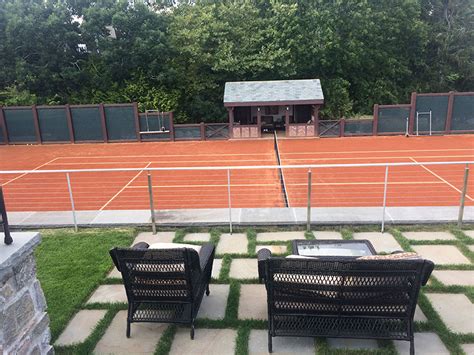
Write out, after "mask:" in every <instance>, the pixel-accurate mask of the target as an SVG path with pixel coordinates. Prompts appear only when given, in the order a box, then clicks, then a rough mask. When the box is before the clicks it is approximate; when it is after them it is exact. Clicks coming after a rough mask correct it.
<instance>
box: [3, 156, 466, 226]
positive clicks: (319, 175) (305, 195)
mask: <svg viewBox="0 0 474 355" xmlns="http://www.w3.org/2000/svg"><path fill="white" fill-rule="evenodd" d="M473 163H474V161H467V160H464V161H455V162H446V161H427V162H421V161H413V162H393V163H367V164H299V165H281V164H278V165H250V166H249V165H245V166H177V167H162V166H156V164H159V163H151V162H150V163H147V164H144V163H143V164H142V167H130V168H93V169H76V168H70V169H58V170H50V169H44V170H40V169H37V170H9V171H0V185H2V186H3V189H4V194H5V198H6V201H7V208H8V209H9V211H34V212H36V211H70V212H71V213H72V216H73V224H74V227H75V228H76V229H77V228H78V225H79V224H80V223H78V218H77V212H78V211H103V210H149V211H150V221H151V225H152V229H153V232H156V224H157V221H156V212H157V211H161V210H182V209H189V210H192V209H222V208H225V209H228V224H229V229H230V230H231V231H232V228H233V223H235V220H234V221H233V220H232V219H233V217H232V216H233V214H232V210H233V209H234V210H235V209H255V208H259V209H272V208H278V209H283V210H284V209H287V210H291V212H290V213H291V214H293V215H294V216H295V220H296V219H297V218H296V213H298V214H299V215H301V214H305V217H306V218H304V221H305V223H306V227H307V229H308V230H309V229H310V228H311V225H314V224H316V223H318V221H319V220H320V218H321V217H320V216H318V213H319V211H320V210H319V208H333V207H337V208H353V207H354V208H359V209H360V211H363V210H364V209H366V208H368V207H377V208H380V211H377V212H376V213H380V216H379V217H377V218H376V219H377V220H378V221H379V222H380V225H381V230H382V231H384V229H385V224H386V220H387V214H388V211H387V208H391V207H406V208H412V207H432V206H441V207H442V206H448V207H456V208H458V218H457V221H458V224H459V225H460V224H461V223H462V222H463V218H464V207H465V205H466V204H467V205H469V206H471V205H474V198H473V197H474V185H473V184H472V183H471V184H469V166H470V165H471V164H473ZM81 164H82V163H81ZM282 185H283V186H282ZM288 206H290V207H288ZM296 210H298V211H297V212H295V211H296ZM348 211H349V210H348ZM352 211H354V210H352ZM351 213H352V212H351ZM374 213H375V212H374ZM302 220H303V219H302V218H299V223H301V221H302ZM348 222H349V223H350V219H349V220H348Z"/></svg>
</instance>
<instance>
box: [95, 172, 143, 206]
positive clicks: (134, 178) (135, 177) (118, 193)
mask: <svg viewBox="0 0 474 355" xmlns="http://www.w3.org/2000/svg"><path fill="white" fill-rule="evenodd" d="M150 165H151V163H148V164H147V166H145V167H144V168H143V170H144V169H146V168H148V167H149V166H150ZM143 170H141V171H140V172H138V174H137V175H135V176H134V177H133V178H132V179H131V180H130V181H129V182H128V183H127V184H126V185H125V186H124V187H122V188H121V189H120V191H119V192H117V193H116V194H115V195H114V196H113V197H112V198H111V199H110V200H108V201H107V203H106V204H105V205H103V206H102V207H101V208H100V209H99V211H102V210H103V209H104V208H105V207H107V205H108V204H109V203H111V202H112V201H113V200H114V199H115V198H116V197H117V196H118V195H120V193H122V191H123V190H125V189H126V188H127V187H128V186H129V185H130V184H131V183H132V182H134V181H135V180H136V179H137V178H138V177H139V176H140V174H141V173H143Z"/></svg>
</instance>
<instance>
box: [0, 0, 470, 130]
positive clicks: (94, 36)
mask: <svg viewBox="0 0 474 355" xmlns="http://www.w3.org/2000/svg"><path fill="white" fill-rule="evenodd" d="M473 7H474V5H473V2H472V0H390V1H388V0H383V1H380V0H308V1H306V0H305V1H303V0H298V1H294V0H279V1H273V0H243V1H234V0H220V1H218V0H200V1H199V0H185V1H184V0H181V1H177V0H154V1H152V0H149V1H139V0H135V1H133V2H129V1H126V0H64V1H57V0H0V65H1V66H2V70H1V71H0V104H4V105H13V104H31V103H47V104H48V103H66V102H69V103H98V102H130V101H137V102H138V103H139V105H140V108H141V109H160V110H174V111H176V113H177V115H176V117H177V121H178V122H199V121H201V120H204V121H220V120H225V119H226V113H225V110H224V108H223V105H222V96H223V95H222V94H223V90H224V84H225V82H226V81H237V80H272V79H303V78H320V79H321V81H322V85H323V90H324V93H325V96H326V105H325V107H324V109H323V110H322V112H321V114H322V117H323V118H339V117H347V116H349V115H351V114H353V113H370V112H371V111H372V106H373V104H375V103H381V104H389V103H397V102H407V101H408V99H409V94H410V92H411V91H413V90H418V91H449V90H464V91H468V90H474V45H473V43H474V31H473V23H474V20H473V19H474V18H473V14H474V11H473Z"/></svg>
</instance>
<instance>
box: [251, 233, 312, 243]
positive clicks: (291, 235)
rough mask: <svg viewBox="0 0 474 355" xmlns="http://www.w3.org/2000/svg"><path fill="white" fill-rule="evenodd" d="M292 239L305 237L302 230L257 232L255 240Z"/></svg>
mask: <svg viewBox="0 0 474 355" xmlns="http://www.w3.org/2000/svg"><path fill="white" fill-rule="evenodd" d="M294 239H305V236H304V232H268V233H258V234H257V242H270V241H288V240H294Z"/></svg>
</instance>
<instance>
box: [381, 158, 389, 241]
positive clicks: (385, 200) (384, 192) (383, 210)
mask: <svg viewBox="0 0 474 355" xmlns="http://www.w3.org/2000/svg"><path fill="white" fill-rule="evenodd" d="M387 182H388V165H385V181H384V184H383V207H382V228H381V232H382V233H383V232H384V231H385V207H386V206H387Z"/></svg>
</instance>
